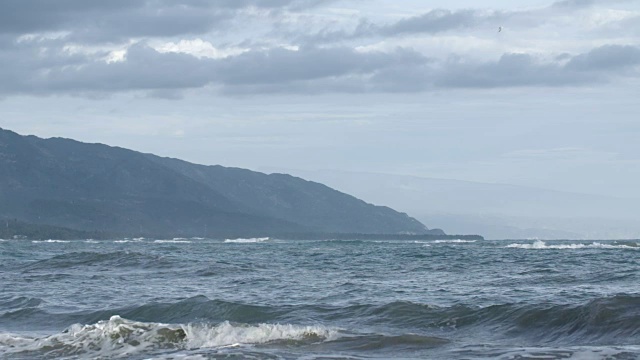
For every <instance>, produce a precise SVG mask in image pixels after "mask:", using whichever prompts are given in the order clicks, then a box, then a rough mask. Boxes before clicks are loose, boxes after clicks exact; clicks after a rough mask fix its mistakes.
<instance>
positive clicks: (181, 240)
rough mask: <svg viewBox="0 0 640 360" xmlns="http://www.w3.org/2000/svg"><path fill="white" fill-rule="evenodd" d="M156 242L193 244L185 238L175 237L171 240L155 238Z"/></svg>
mask: <svg viewBox="0 0 640 360" xmlns="http://www.w3.org/2000/svg"><path fill="white" fill-rule="evenodd" d="M154 243H156V244H191V241H190V240H188V239H185V238H173V239H171V240H154Z"/></svg>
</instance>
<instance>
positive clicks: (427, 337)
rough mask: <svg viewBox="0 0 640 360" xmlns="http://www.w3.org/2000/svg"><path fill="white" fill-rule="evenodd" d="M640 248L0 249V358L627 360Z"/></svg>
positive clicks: (631, 354) (457, 243) (638, 299)
mask: <svg viewBox="0 0 640 360" xmlns="http://www.w3.org/2000/svg"><path fill="white" fill-rule="evenodd" d="M639 243H640V241H595V242H594V241H546V242H542V241H535V240H530V241H526V240H510V241H469V240H466V241H465V240H448V241H331V240H328V241H327V240H324V241H295V240H286V241H284V240H277V239H268V238H260V239H232V240H211V239H195V238H194V239H167V240H155V239H120V240H109V241H106V240H100V241H95V240H77V241H56V240H49V241H31V240H1V241H0V358H2V359H96V358H99V359H111V358H115V359H118V358H123V359H638V358H640V271H639V270H640V266H639V259H640V245H639Z"/></svg>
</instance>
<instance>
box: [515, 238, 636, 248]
mask: <svg viewBox="0 0 640 360" xmlns="http://www.w3.org/2000/svg"><path fill="white" fill-rule="evenodd" d="M506 247H507V248H514V249H533V250H546V249H554V250H567V249H569V250H577V249H635V250H640V245H638V243H634V242H625V243H622V244H620V243H617V242H615V243H613V244H603V243H599V242H593V243H591V244H581V243H580V244H575V243H573V244H557V245H547V243H545V242H544V241H542V240H536V241H535V242H533V243H527V244H509V245H507V246H506Z"/></svg>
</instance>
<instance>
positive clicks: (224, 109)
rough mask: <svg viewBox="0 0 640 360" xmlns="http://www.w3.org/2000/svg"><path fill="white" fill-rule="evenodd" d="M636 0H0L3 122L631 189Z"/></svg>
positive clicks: (265, 164) (637, 190)
mask: <svg viewBox="0 0 640 360" xmlns="http://www.w3.org/2000/svg"><path fill="white" fill-rule="evenodd" d="M638 99H640V1H617V0H606V1H599V0H560V1H556V2H552V1H538V0H522V1H506V0H502V1H498V0H494V1H488V0H487V1H480V0H476V1H470V0H467V1H463V0H448V1H440V0H436V1H428V2H427V1H414V0H403V1H392V0H367V1H363V0H325V1H323V0H262V1H261V0H218V1H205V0H193V1H186V0H185V1H181V0H176V1H168V0H112V1H88V0H59V1H55V2H54V1H48V0H3V1H0V127H2V128H5V129H9V130H13V131H16V132H18V133H21V134H34V135H37V136H41V137H54V136H59V137H67V138H74V139H77V140H80V141H86V142H101V143H106V144H109V145H114V146H121V147H126V148H131V149H134V150H139V151H143V152H150V153H155V154H159V155H162V156H170V157H177V158H182V159H185V160H188V161H192V162H196V163H201V164H221V165H225V166H234V167H243V168H249V169H254V170H261V169H269V168H283V169H286V168H290V169H302V170H318V169H327V170H336V171H358V172H375V173H383V174H400V175H411V176H419V177H429V178H445V179H457V180H466V181H477V182H487V183H501V184H513V185H522V186H531V187H537V188H545V189H553V190H561V191H572V192H581V193H587V194H600V195H608V196H617V197H623V198H638V199H640V187H638V186H637V184H638V183H640V141H638V139H640V116H639V115H640V101H638Z"/></svg>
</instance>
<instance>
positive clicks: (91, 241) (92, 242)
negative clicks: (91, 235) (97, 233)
mask: <svg viewBox="0 0 640 360" xmlns="http://www.w3.org/2000/svg"><path fill="white" fill-rule="evenodd" d="M84 242H86V243H87V244H97V243H98V241H95V240H93V239H87V240H85V241H84Z"/></svg>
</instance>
